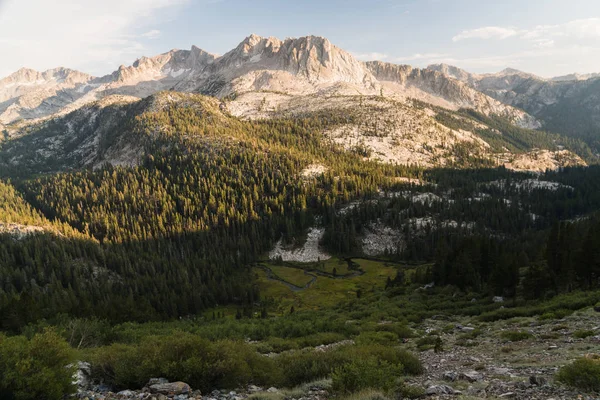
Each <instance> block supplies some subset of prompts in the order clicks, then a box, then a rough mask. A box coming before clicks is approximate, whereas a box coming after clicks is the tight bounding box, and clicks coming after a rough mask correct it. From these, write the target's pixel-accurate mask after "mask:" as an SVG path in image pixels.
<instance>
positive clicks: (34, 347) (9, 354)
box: [0, 330, 75, 400]
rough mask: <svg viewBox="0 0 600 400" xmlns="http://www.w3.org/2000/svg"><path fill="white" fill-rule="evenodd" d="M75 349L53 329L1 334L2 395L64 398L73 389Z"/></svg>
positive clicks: (23, 398) (23, 399) (20, 398)
mask: <svg viewBox="0 0 600 400" xmlns="http://www.w3.org/2000/svg"><path fill="white" fill-rule="evenodd" d="M72 362H73V350H72V349H71V348H70V347H69V345H68V344H67V342H66V341H65V340H64V339H63V338H61V337H60V336H59V335H58V334H57V333H56V332H54V331H53V330H46V331H44V332H43V333H39V334H36V335H35V336H34V337H33V338H32V339H31V340H27V338H25V337H24V336H15V337H11V338H6V337H4V336H1V335H0V398H9V399H10V398H14V399H16V400H27V399H47V400H54V399H57V400H58V399H62V398H63V397H64V396H65V395H68V394H71V393H73V392H74V390H75V388H74V386H73V382H72V380H73V373H74V372H75V371H74V367H73V366H72V365H71V366H69V365H70V364H71V363H72Z"/></svg>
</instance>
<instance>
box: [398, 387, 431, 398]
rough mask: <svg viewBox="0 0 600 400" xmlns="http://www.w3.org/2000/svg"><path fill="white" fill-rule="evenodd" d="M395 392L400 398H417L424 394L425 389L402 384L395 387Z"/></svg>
mask: <svg viewBox="0 0 600 400" xmlns="http://www.w3.org/2000/svg"><path fill="white" fill-rule="evenodd" d="M396 394H398V395H399V396H398V398H400V399H418V398H421V397H423V396H425V389H423V388H422V387H421V386H412V385H406V384H402V385H400V387H399V388H398V389H396Z"/></svg>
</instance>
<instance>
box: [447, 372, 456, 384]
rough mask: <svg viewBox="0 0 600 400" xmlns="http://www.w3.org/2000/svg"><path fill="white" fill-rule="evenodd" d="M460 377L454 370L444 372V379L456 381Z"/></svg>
mask: <svg viewBox="0 0 600 400" xmlns="http://www.w3.org/2000/svg"><path fill="white" fill-rule="evenodd" d="M457 379H458V374H457V373H456V372H454V371H448V372H444V380H447V381H450V382H454V381H455V380H457Z"/></svg>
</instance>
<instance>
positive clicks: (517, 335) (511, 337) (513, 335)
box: [501, 331, 533, 342]
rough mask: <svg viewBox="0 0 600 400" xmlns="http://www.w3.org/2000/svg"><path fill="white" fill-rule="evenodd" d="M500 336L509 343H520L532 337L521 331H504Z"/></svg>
mask: <svg viewBox="0 0 600 400" xmlns="http://www.w3.org/2000/svg"><path fill="white" fill-rule="evenodd" d="M501 336H502V338H503V339H504V340H508V341H509V342H520V341H522V340H527V339H531V338H532V337H533V335H532V334H531V333H529V332H522V331H506V332H502V334H501Z"/></svg>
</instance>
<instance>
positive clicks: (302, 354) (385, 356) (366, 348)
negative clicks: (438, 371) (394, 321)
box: [275, 344, 423, 387]
mask: <svg viewBox="0 0 600 400" xmlns="http://www.w3.org/2000/svg"><path fill="white" fill-rule="evenodd" d="M371 358H372V359H375V360H378V361H385V362H386V363H387V364H390V365H392V366H395V367H400V368H401V369H402V370H403V371H404V372H405V373H406V374H409V375H418V374H420V373H422V372H423V366H422V364H421V362H420V361H419V359H418V358H417V357H415V356H414V355H412V354H411V353H409V352H407V351H405V350H402V349H399V348H395V347H389V346H382V345H376V344H375V345H356V346H342V347H339V348H336V349H334V350H330V351H326V352H317V351H313V350H303V351H295V352H290V353H284V354H281V355H280V356H278V357H276V358H275V362H276V363H277V367H278V370H279V371H281V373H282V375H283V377H282V378H283V379H282V381H281V385H282V386H285V387H293V386H297V385H300V384H302V383H305V382H310V381H313V380H316V379H322V378H326V377H329V376H330V375H331V373H332V371H334V370H336V369H338V368H340V367H342V366H344V365H346V364H350V363H352V362H354V361H357V360H366V359H371Z"/></svg>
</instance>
